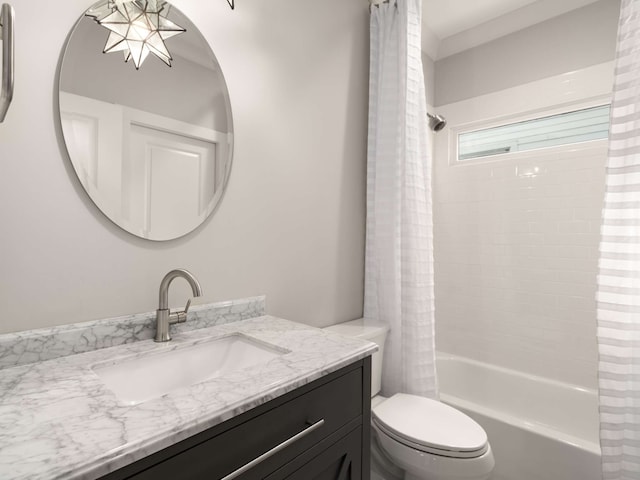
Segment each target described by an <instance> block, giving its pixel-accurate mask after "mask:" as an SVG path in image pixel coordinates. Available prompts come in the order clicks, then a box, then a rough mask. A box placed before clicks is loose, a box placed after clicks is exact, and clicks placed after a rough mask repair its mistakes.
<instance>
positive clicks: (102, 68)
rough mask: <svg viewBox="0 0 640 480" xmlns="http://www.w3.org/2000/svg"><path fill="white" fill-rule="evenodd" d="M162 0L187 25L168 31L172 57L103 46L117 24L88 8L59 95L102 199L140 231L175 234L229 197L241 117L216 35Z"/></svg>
mask: <svg viewBox="0 0 640 480" xmlns="http://www.w3.org/2000/svg"><path fill="white" fill-rule="evenodd" d="M109 3H114V2H108V1H102V2H98V3H97V4H95V5H94V6H92V7H91V8H90V9H89V10H88V11H87V12H88V13H89V14H93V13H94V12H95V11H96V9H98V10H99V9H100V8H103V6H105V5H107V7H108V5H109ZM118 3H121V2H118ZM125 3H133V4H136V5H138V6H140V5H142V6H146V5H147V2H146V1H145V0H138V1H135V2H125ZM158 3H160V4H162V15H163V16H165V17H166V19H167V21H170V22H171V23H172V24H175V25H178V26H180V27H181V28H183V29H184V30H185V31H184V32H181V34H179V35H175V36H172V37H171V38H168V37H167V38H166V39H163V41H164V45H165V46H166V51H167V52H168V54H169V55H170V62H168V63H170V65H171V66H170V67H169V66H168V65H167V64H166V63H165V61H166V59H164V58H161V57H160V56H158V55H156V54H148V55H147V54H145V55H144V57H145V58H143V59H142V60H143V62H140V63H138V62H135V63H134V62H133V61H128V62H126V61H125V60H126V59H129V60H130V59H131V55H128V53H134V54H135V55H138V54H139V51H138V50H136V52H133V51H131V52H127V48H128V47H125V48H121V49H120V50H118V51H113V52H110V53H103V50H106V46H108V45H109V42H110V41H112V40H111V33H112V32H110V31H109V29H107V28H105V26H104V25H101V24H99V23H98V22H97V20H96V19H95V16H93V17H91V16H87V15H83V16H82V17H81V18H80V19H79V20H78V23H77V24H76V26H75V28H74V30H73V32H72V33H71V35H70V36H69V40H68V43H67V46H66V50H65V53H64V58H63V61H62V67H61V69H60V78H59V89H60V91H59V104H60V120H61V124H62V132H63V136H64V141H65V145H66V148H67V151H68V153H69V158H70V160H71V162H72V164H73V167H74V170H75V172H76V174H77V176H78V178H79V180H80V182H81V183H82V186H83V187H84V189H85V190H86V192H87V194H88V195H89V196H90V197H91V199H92V200H93V202H94V203H95V204H96V205H97V206H98V208H99V209H100V210H101V211H102V212H103V213H104V214H105V215H106V216H107V217H108V218H109V219H110V220H112V221H113V222H114V223H116V224H117V225H118V226H120V227H121V228H123V229H124V230H126V231H128V232H130V233H132V234H134V235H136V236H139V237H142V238H147V239H150V240H170V239H173V238H178V237H181V236H183V235H186V234H187V233H189V232H191V231H193V230H194V229H195V228H197V227H198V226H199V225H201V224H202V223H203V222H204V221H205V220H206V218H207V217H208V216H209V215H210V214H211V213H212V212H213V211H214V210H215V208H216V206H217V204H218V203H219V202H220V200H221V198H222V195H223V192H224V188H225V186H226V183H227V180H228V177H229V173H230V169H231V159H232V154H233V126H232V118H231V106H230V102H229V95H228V91H227V87H226V84H225V80H224V77H223V75H222V72H221V70H220V67H219V65H218V62H217V60H216V58H215V56H214V54H213V52H212V51H211V48H210V47H209V45H208V43H207V42H206V40H205V39H204V38H203V37H202V35H201V34H200V32H199V31H198V30H197V28H196V27H195V25H194V24H193V23H192V22H191V21H190V20H189V19H188V18H187V17H185V16H184V15H183V14H182V13H181V12H180V11H179V10H178V9H176V8H175V7H174V6H171V5H170V4H168V3H167V2H158ZM121 31H122V30H121ZM123 43H124V42H123ZM134 48H137V47H134ZM132 50H133V49H132ZM147 53H149V52H147ZM150 53H154V52H153V48H151V52H150ZM136 67H139V68H136Z"/></svg>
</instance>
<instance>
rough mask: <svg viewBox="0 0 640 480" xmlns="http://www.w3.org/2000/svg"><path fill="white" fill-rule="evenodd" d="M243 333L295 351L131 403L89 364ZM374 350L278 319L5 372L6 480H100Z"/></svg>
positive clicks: (0, 445) (0, 464) (0, 384)
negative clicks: (106, 384)
mask: <svg viewBox="0 0 640 480" xmlns="http://www.w3.org/2000/svg"><path fill="white" fill-rule="evenodd" d="M235 332H240V333H242V334H244V335H247V336H249V337H253V338H254V339H257V340H258V341H262V342H267V343H269V344H272V345H276V346H277V347H280V348H282V349H285V350H288V351H289V352H290V353H286V354H283V355H281V356H278V357H276V358H274V359H272V360H270V361H268V362H266V363H264V364H260V365H258V366H253V367H251V368H248V369H243V370H236V371H234V372H230V373H228V374H226V375H224V376H221V377H217V378H213V379H209V380H206V381H204V382H202V383H198V384H196V385H192V386H191V387H187V388H182V389H179V390H176V391H174V392H172V393H169V394H167V395H165V396H162V397H160V398H156V399H153V400H149V401H146V402H143V403H140V404H138V405H133V406H131V405H124V404H122V403H121V402H119V400H118V399H117V398H116V397H115V395H114V394H113V393H112V392H111V391H110V390H109V389H108V388H107V387H106V386H105V385H104V384H103V383H102V381H101V380H100V378H98V376H97V375H96V374H95V373H94V371H93V370H92V366H94V365H96V364H101V363H103V362H105V361H113V360H116V359H117V358H118V357H131V356H137V355H144V354H147V353H150V352H154V351H158V350H161V349H165V350H166V349H167V348H177V347H179V346H180V345H184V344H188V343H192V342H194V341H201V340H203V339H214V338H217V337H222V336H226V335H229V334H231V333H235ZM375 350H376V346H375V345H374V344H372V343H369V342H364V341H361V340H358V339H355V338H347V337H342V336H338V335H335V334H332V333H330V332H325V331H324V330H320V329H317V328H313V327H309V326H307V325H302V324H299V323H295V322H290V321H287V320H283V319H279V318H276V317H272V316H260V317H256V318H250V319H248V320H241V321H237V322H233V323H228V324H224V325H218V326H214V327H210V328H202V329H199V330H193V331H189V332H181V333H179V334H174V337H173V340H172V341H171V342H169V343H168V344H157V343H155V342H153V340H145V341H139V342H136V343H131V344H125V345H119V346H116V347H111V348H103V349H99V350H94V351H89V352H85V353H80V354H76V355H70V356H65V357H61V358H56V359H53V360H48V361H42V362H36V363H30V364H26V365H18V366H14V367H10V368H5V369H3V370H0V399H1V401H0V478H2V479H3V480H17V479H29V480H35V479H65V480H72V479H94V478H98V477H100V476H102V475H105V474H107V473H109V472H112V471H114V470H117V469H118V468H121V467H123V466H125V465H128V464H130V463H133V462H135V461H136V460H139V459H141V458H143V457H146V456H148V455H150V454H152V453H155V452H157V451H159V450H161V449H163V448H165V447H168V446H169V445H172V444H174V443H176V442H179V441H181V440H184V439H185V438H188V437H190V436H192V435H195V434H197V433H199V432H201V431H204V430H206V429H208V428H210V427H212V426H214V425H217V424H219V423H221V422H223V421H225V420H228V419H229V418H232V417H234V416H236V415H238V414H240V413H242V412H245V411H247V410H250V409H251V408H254V407H256V406H257V405H260V404H262V403H265V402H267V401H269V400H271V399H273V398H275V397H278V396H280V395H282V394H284V393H286V392H289V391H291V390H294V389H296V388H298V387H300V386H302V385H304V384H306V383H309V382H311V381H313V380H315V379H317V378H319V377H321V376H323V375H326V374H328V373H331V372H333V371H336V370H338V369H340V368H341V367H344V366H346V365H348V364H350V363H353V362H354V361H356V360H359V359H361V358H364V357H366V356H368V355H371V353H373V352H374V351H375Z"/></svg>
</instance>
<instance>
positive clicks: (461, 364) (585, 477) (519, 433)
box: [437, 353, 601, 480]
mask: <svg viewBox="0 0 640 480" xmlns="http://www.w3.org/2000/svg"><path fill="white" fill-rule="evenodd" d="M437 368H438V379H439V383H440V399H441V400H442V401H443V402H445V403H448V404H450V405H452V406H454V407H456V408H458V409H459V410H462V411H464V412H465V413H467V414H468V415H469V416H471V417H472V418H473V419H474V420H476V421H477V422H478V423H479V424H480V425H482V427H483V428H484V429H485V431H486V432H487V435H488V436H489V442H490V443H491V447H492V449H493V452H494V455H495V459H496V468H495V471H494V476H493V477H492V478H493V480H600V478H601V475H600V447H599V445H598V403H597V392H596V391H595V390H590V389H585V388H581V387H576V386H574V385H568V384H563V383H560V382H555V381H552V380H548V379H546V378H541V377H536V376H533V375H527V374H524V373H521V372H518V371H515V370H509V369H506V368H501V367H498V366H495V365H490V364H486V363H482V362H477V361H474V360H470V359H466V358H463V357H458V356H453V355H449V354H443V353H439V354H438V361H437Z"/></svg>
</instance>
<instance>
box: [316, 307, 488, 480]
mask: <svg viewBox="0 0 640 480" xmlns="http://www.w3.org/2000/svg"><path fill="white" fill-rule="evenodd" d="M325 330H327V331H331V332H333V333H337V334H340V335H345V336H351V337H358V338H362V339H365V340H369V341H372V342H374V343H376V344H378V347H379V350H378V352H377V353H375V354H374V355H373V357H372V363H371V395H372V402H371V405H372V407H371V417H372V418H371V425H372V429H373V431H374V432H373V436H375V438H376V442H372V449H377V448H378V445H379V448H380V449H381V450H382V452H381V453H382V455H372V457H376V458H379V457H380V456H382V457H384V458H388V459H389V460H390V461H391V462H393V464H395V466H397V467H399V468H400V469H402V471H404V479H405V480H486V479H488V478H489V476H490V475H491V472H492V471H493V467H494V464H495V462H494V459H493V453H492V451H491V446H490V444H489V441H488V439H487V434H486V433H485V431H484V430H483V429H482V427H481V426H480V425H478V424H477V423H476V422H475V421H474V420H473V419H471V418H470V417H468V416H467V415H465V414H464V413H462V412H460V411H459V410H456V409H455V408H453V407H450V406H449V405H446V404H444V403H441V402H438V401H436V400H432V399H428V398H424V397H420V396H418V395H409V394H405V393H397V394H395V395H393V396H392V397H389V398H384V397H382V396H380V395H378V393H379V391H380V381H381V377H382V358H383V352H384V341H385V339H386V336H387V331H388V328H387V327H386V325H381V324H372V323H370V322H367V323H365V322H364V320H363V319H359V320H353V321H351V322H346V323H342V324H338V325H332V326H330V327H327V328H326V329H325ZM392 468H393V467H391V469H392ZM382 478H384V477H382ZM401 478H402V477H401Z"/></svg>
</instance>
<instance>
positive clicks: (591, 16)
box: [435, 0, 620, 106]
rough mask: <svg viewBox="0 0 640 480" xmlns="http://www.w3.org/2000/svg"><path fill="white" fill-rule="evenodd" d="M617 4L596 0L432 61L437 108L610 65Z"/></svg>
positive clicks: (615, 1) (611, 0) (617, 9)
mask: <svg viewBox="0 0 640 480" xmlns="http://www.w3.org/2000/svg"><path fill="white" fill-rule="evenodd" d="M619 10H620V1H619V0H600V1H599V2H596V3H593V4H590V5H588V6H586V7H583V8H580V9H577V10H574V11H572V12H569V13H566V14H564V15H560V16H558V17H556V18H553V19H551V20H547V21H545V22H542V23H539V24H537V25H534V26H532V27H529V28H526V29H524V30H521V31H519V32H516V33H513V34H511V35H507V36H505V37H502V38H499V39H497V40H494V41H492V42H489V43H486V44H484V45H480V46H478V47H476V48H472V49H470V50H467V51H464V52H461V53H459V54H456V55H452V56H450V57H446V58H443V59H441V60H438V61H436V62H435V105H436V106H437V105H446V104H448V103H453V102H457V101H460V100H464V99H468V98H472V97H476V96H478V95H483V94H486V93H491V92H496V91H499V90H503V89H505V88H509V87H513V86H516V85H521V84H524V83H528V82H532V81H534V80H540V79H542V78H546V77H550V76H552V75H558V74H561V73H565V72H570V71H573V70H577V69H580V68H584V67H588V66H591V65H596V64H598V63H603V62H606V61H610V60H612V59H613V58H614V56H615V45H616V32H617V28H618V16H619Z"/></svg>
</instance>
